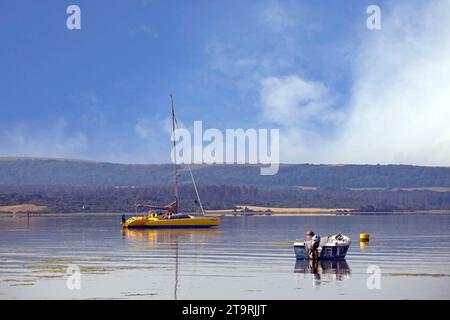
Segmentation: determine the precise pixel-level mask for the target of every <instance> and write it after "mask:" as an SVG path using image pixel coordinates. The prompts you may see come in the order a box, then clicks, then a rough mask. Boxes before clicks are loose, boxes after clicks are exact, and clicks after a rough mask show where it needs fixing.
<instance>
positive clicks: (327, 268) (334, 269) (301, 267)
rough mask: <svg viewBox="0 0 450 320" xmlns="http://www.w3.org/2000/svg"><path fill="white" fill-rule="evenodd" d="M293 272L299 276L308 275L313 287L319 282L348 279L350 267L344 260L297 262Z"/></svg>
mask: <svg viewBox="0 0 450 320" xmlns="http://www.w3.org/2000/svg"><path fill="white" fill-rule="evenodd" d="M294 272H295V273H296V274H300V275H307V274H310V275H311V276H312V279H313V286H317V285H320V282H321V281H343V280H347V279H350V266H349V265H348V263H347V261H346V260H345V259H344V260H318V261H317V260H316V261H313V260H297V262H296V263H295V269H294Z"/></svg>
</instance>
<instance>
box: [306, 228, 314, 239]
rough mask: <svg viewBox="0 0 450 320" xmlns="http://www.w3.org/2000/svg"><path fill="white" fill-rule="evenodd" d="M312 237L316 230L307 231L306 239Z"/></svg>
mask: <svg viewBox="0 0 450 320" xmlns="http://www.w3.org/2000/svg"><path fill="white" fill-rule="evenodd" d="M312 237H314V231H312V230H308V231H306V240H307V241H309V240H311V239H312Z"/></svg>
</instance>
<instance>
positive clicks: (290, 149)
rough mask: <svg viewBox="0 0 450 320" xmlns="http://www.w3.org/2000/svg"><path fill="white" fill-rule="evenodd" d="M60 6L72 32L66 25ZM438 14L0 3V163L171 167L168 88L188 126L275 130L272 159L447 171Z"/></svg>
mask: <svg viewBox="0 0 450 320" xmlns="http://www.w3.org/2000/svg"><path fill="white" fill-rule="evenodd" d="M373 3H376V4H377V5H379V6H380V8H381V10H382V11H381V12H382V29H381V30H378V31H370V30H368V29H367V28H366V19H367V17H368V15H367V13H366V8H367V6H368V5H369V4H373ZM70 4H76V5H79V6H80V8H81V19H82V20H81V21H82V22H81V26H82V29H81V30H68V29H67V28H66V19H67V16H68V15H67V14H66V8H67V6H68V5H70ZM448 8H449V5H448V1H447V2H446V1H435V2H431V4H430V3H428V4H424V3H423V2H421V1H408V3H406V4H405V3H403V4H399V3H398V2H396V1H387V2H385V1H375V2H374V1H361V0H354V1H351V0H347V1H276V0H268V1H264V0H262V1H152V0H136V1H114V2H113V1H100V0H91V1H23V0H14V1H12V0H5V1H2V2H1V3H0V43H1V44H0V117H1V119H2V126H1V128H0V138H1V140H0V156H16V155H20V156H47V157H64V158H82V159H91V160H100V161H112V162H127V163H148V162H153V163H154V162H168V161H169V150H170V144H169V143H170V141H169V136H168V133H167V130H166V127H167V118H168V115H169V109H168V95H169V94H170V93H173V94H174V96H175V104H176V108H177V114H178V118H179V119H180V120H181V121H182V122H183V123H184V124H185V125H186V126H187V127H189V126H190V125H191V124H192V123H193V121H194V120H203V122H204V126H205V127H214V128H219V129H225V128H280V130H281V131H280V134H281V140H282V152H281V153H282V157H281V160H282V161H283V162H297V163H304V162H313V163H412V164H424V165H448V163H447V159H450V142H449V141H450V131H449V129H447V128H446V126H445V123H444V122H443V120H442V118H443V117H444V118H445V117H446V116H447V115H450V114H449V113H448V112H449V111H448V106H449V102H450V98H449V96H448V93H447V94H444V93H443V92H444V91H445V90H444V88H446V87H447V88H448V86H447V85H448V84H449V82H448V80H449V76H448V73H447V71H448V69H447V68H448V66H449V59H450V58H449V57H448V56H449V55H448V54H447V53H449V41H450V40H449V39H450V38H449V37H448V35H449V31H448V30H449V23H448V22H447V21H448V20H450V19H448V18H449V14H448V13H446V11H447V12H449V11H450V10H446V9H448ZM406 13H408V14H406ZM408 17H413V19H410V18H408ZM427 17H428V18H427ZM430 17H435V19H431V18H430ZM414 18H417V19H414ZM430 39H431V40H430ZM430 60H431V61H435V62H436V65H434V64H428V63H427V61H430ZM437 65H439V66H440V68H438V67H437ZM436 72H437V73H436ZM446 74H447V76H446ZM405 82H406V83H411V84H412V85H411V86H409V85H408V90H405V88H404V87H403V85H404V83H405ZM434 82H436V83H434ZM426 88H428V89H429V90H425V89H426ZM394 90H395V91H394ZM418 90H419V91H422V92H423V94H422V95H421V96H420V98H419V99H418V98H417V97H416V96H415V94H417V91H418ZM375 91H376V92H375ZM405 95H406V96H405ZM436 96H438V97H439V99H436ZM427 97H429V98H430V99H431V100H433V99H434V100H433V101H430V99H428V100H426V99H425V98H427ZM422 98H423V99H424V101H418V100H420V99H422ZM411 102H414V103H417V104H418V105H417V106H415V107H414V108H412V109H411V108H409V107H407V106H410V105H411ZM418 119H420V120H426V121H425V124H424V126H425V127H424V128H422V126H417V123H416V122H415V121H418ZM373 122H376V123H375V124H374V123H373ZM361 123H364V124H365V125H361ZM383 125H387V126H388V128H387V129H386V128H382V126H383ZM397 126H398V128H396V127H397ZM394 127H395V128H396V129H394ZM447 127H448V126H447ZM405 132H408V134H405Z"/></svg>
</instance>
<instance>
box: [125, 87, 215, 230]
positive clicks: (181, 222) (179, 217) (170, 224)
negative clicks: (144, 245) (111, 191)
mask: <svg viewBox="0 0 450 320" xmlns="http://www.w3.org/2000/svg"><path fill="white" fill-rule="evenodd" d="M170 102H171V108H172V131H173V133H174V134H175V129H176V125H177V120H176V117H175V108H174V104H173V96H172V95H170ZM174 136H175V135H174ZM173 148H174V151H175V152H174V164H173V176H174V196H175V201H173V202H172V203H170V204H168V205H166V206H154V205H148V204H136V208H144V209H147V210H149V211H148V213H147V214H146V215H144V216H136V217H131V218H129V219H126V220H124V221H123V222H122V227H123V228H208V227H216V226H219V225H220V218H219V217H209V216H206V215H205V211H204V210H203V205H202V202H201V200H200V196H199V193H198V189H197V185H196V184H195V180H194V176H193V174H192V170H191V167H190V165H189V164H188V165H187V166H188V169H189V173H190V175H191V178H192V183H193V184H194V189H195V193H196V195H197V202H198V204H199V205H200V209H201V215H194V214H190V213H184V212H179V203H180V201H179V195H178V170H177V159H176V142H175V140H174V141H173Z"/></svg>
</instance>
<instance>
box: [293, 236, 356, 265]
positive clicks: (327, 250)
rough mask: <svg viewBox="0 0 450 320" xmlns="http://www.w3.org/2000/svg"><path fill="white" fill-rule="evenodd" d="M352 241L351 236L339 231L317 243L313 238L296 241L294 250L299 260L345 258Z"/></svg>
mask: <svg viewBox="0 0 450 320" xmlns="http://www.w3.org/2000/svg"><path fill="white" fill-rule="evenodd" d="M351 242H352V241H351V239H350V237H348V236H346V235H343V234H340V233H339V234H336V235H333V236H328V237H324V238H321V239H320V240H319V241H318V242H316V243H315V242H314V241H313V240H308V241H305V242H294V252H295V256H296V258H297V260H309V259H311V260H338V259H344V258H345V255H346V254H347V251H348V248H349V247H350V244H351Z"/></svg>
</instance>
